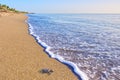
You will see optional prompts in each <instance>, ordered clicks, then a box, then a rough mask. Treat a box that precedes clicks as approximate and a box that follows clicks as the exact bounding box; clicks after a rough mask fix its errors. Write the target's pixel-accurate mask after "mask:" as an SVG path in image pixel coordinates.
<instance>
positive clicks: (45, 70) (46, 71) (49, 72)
mask: <svg viewBox="0 0 120 80" xmlns="http://www.w3.org/2000/svg"><path fill="white" fill-rule="evenodd" d="M52 72H53V70H52V69H41V70H40V73H42V74H48V75H50V74H51V73H52Z"/></svg>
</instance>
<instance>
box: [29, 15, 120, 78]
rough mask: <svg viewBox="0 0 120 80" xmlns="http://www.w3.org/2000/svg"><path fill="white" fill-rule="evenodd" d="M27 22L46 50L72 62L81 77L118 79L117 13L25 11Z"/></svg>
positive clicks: (119, 19)
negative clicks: (46, 12)
mask: <svg viewBox="0 0 120 80" xmlns="http://www.w3.org/2000/svg"><path fill="white" fill-rule="evenodd" d="M28 23H29V25H30V28H29V29H30V32H31V34H32V35H34V36H36V39H37V40H38V42H39V43H40V44H41V45H42V46H44V47H46V51H47V52H48V53H50V55H51V56H52V57H53V58H54V57H55V58H59V60H60V61H70V62H72V63H74V64H75V65H76V66H77V67H78V68H79V70H80V71H81V72H80V71H76V72H78V74H79V73H80V74H79V75H80V76H82V77H83V78H82V79H83V80H120V15H119V14H28ZM47 47H48V48H49V50H47ZM57 56H58V57H57ZM82 72H83V73H82ZM86 76H87V77H88V78H89V79H87V77H86Z"/></svg>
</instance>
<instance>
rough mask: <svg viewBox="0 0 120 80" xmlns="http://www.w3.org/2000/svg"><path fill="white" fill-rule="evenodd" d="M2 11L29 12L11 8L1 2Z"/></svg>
mask: <svg viewBox="0 0 120 80" xmlns="http://www.w3.org/2000/svg"><path fill="white" fill-rule="evenodd" d="M0 12H15V13H28V12H24V11H18V10H16V9H15V8H10V7H9V6H7V5H5V4H0Z"/></svg>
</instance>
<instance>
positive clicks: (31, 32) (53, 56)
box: [26, 21, 89, 80]
mask: <svg viewBox="0 0 120 80" xmlns="http://www.w3.org/2000/svg"><path fill="white" fill-rule="evenodd" d="M26 22H27V24H28V25H29V33H30V34H31V35H33V36H34V37H35V38H36V39H37V40H38V43H40V44H41V45H42V46H44V47H45V51H46V52H47V53H48V54H49V55H50V57H51V58H55V59H57V60H59V61H60V62H62V63H65V64H68V65H71V66H72V67H73V68H74V72H75V73H76V74H77V75H79V77H81V79H82V80H89V78H88V77H87V75H86V74H85V73H84V72H82V71H81V70H80V69H79V68H78V67H77V65H76V64H74V63H73V62H70V61H66V60H64V58H63V57H62V56H60V55H56V54H53V53H52V52H51V51H50V49H51V47H49V46H48V45H47V44H46V43H44V42H42V41H41V40H40V39H39V36H37V35H36V34H34V32H33V27H32V25H31V24H30V23H29V22H28V21H26Z"/></svg>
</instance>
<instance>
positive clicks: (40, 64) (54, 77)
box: [0, 14, 78, 80]
mask: <svg viewBox="0 0 120 80" xmlns="http://www.w3.org/2000/svg"><path fill="white" fill-rule="evenodd" d="M26 19H27V17H26V16H25V14H14V15H13V14H12V15H9V16H1V17H0V80H78V79H77V77H76V76H75V75H74V74H73V73H72V71H71V70H70V69H69V68H68V67H67V66H65V65H63V64H62V63H60V62H58V61H57V60H55V59H52V58H49V57H48V55H47V54H46V53H45V52H44V51H43V48H42V47H41V46H40V45H38V44H37V42H36V41H35V39H34V38H33V37H32V36H31V35H29V32H28V25H27V24H26V23H25V20H26ZM43 68H48V69H52V70H53V71H54V72H53V73H52V74H51V75H48V74H41V73H40V72H39V71H40V70H41V69H43Z"/></svg>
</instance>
